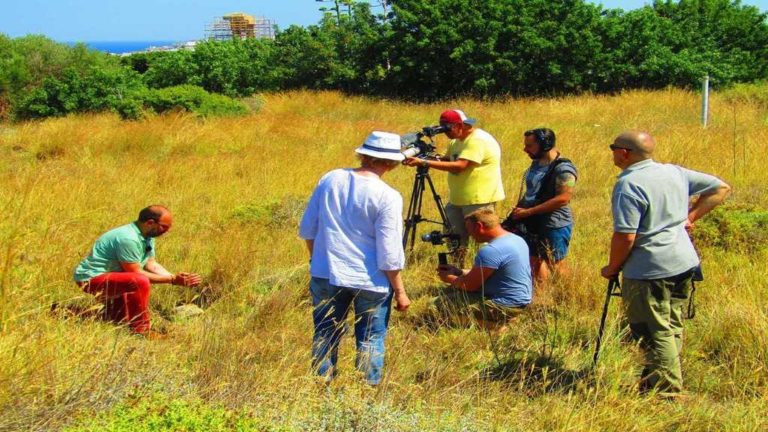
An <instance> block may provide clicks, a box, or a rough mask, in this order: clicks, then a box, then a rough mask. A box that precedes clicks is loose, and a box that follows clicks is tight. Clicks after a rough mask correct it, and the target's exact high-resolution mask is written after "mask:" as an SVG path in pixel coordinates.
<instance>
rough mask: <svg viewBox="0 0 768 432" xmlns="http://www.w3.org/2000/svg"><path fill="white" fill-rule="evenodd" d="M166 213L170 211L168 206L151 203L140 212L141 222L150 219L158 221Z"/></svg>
mask: <svg viewBox="0 0 768 432" xmlns="http://www.w3.org/2000/svg"><path fill="white" fill-rule="evenodd" d="M166 213H170V211H169V210H168V209H167V208H166V207H164V206H161V205H151V206H149V207H145V208H143V209H141V211H140V212H139V222H147V221H150V220H153V221H155V222H157V221H158V220H160V218H161V217H163V215H164V214H166Z"/></svg>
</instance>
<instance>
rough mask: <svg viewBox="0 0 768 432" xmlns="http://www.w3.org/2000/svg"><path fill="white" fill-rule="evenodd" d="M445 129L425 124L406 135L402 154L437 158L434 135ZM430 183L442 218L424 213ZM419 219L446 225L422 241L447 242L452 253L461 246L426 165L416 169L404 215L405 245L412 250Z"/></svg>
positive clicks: (424, 237) (430, 188)
mask: <svg viewBox="0 0 768 432" xmlns="http://www.w3.org/2000/svg"><path fill="white" fill-rule="evenodd" d="M446 131H447V128H445V127H443V126H427V127H424V128H423V129H422V131H421V132H414V133H410V134H407V135H403V137H402V143H401V144H402V147H403V150H402V153H403V156H405V157H417V158H420V159H425V160H426V159H431V160H437V159H438V158H439V156H438V154H437V153H436V152H435V143H434V140H433V139H432V137H433V136H435V135H437V134H441V133H445V132H446ZM427 185H429V190H430V191H431V192H432V199H433V200H434V202H435V205H436V206H437V211H438V212H439V214H440V220H439V221H434V220H429V219H426V218H424V217H423V216H422V215H421V208H422V204H423V203H424V190H425V189H426V188H427ZM420 222H431V223H436V224H440V225H442V226H443V231H442V232H441V231H439V230H435V231H432V232H430V233H427V234H424V235H423V236H421V240H422V241H425V242H430V243H432V244H434V245H440V244H442V243H447V244H448V248H449V250H450V251H451V252H452V251H453V250H454V249H455V248H456V247H458V241H459V238H458V235H456V234H453V227H452V226H451V222H450V221H449V220H448V216H447V215H446V213H445V207H444V206H443V201H442V199H441V198H440V195H438V194H437V191H436V190H435V185H434V184H433V183H432V178H431V177H430V176H429V167H427V166H419V167H417V168H416V175H415V178H414V180H413V189H412V191H411V201H410V203H409V204H408V214H407V216H406V218H405V230H404V233H403V248H407V247H408V243H409V242H410V248H409V250H411V251H413V246H414V244H415V242H416V226H417V225H418V224H419V223H420Z"/></svg>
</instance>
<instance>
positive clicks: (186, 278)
mask: <svg viewBox="0 0 768 432" xmlns="http://www.w3.org/2000/svg"><path fill="white" fill-rule="evenodd" d="M202 281H203V277H202V276H200V275H199V274H196V273H187V272H181V273H176V277H174V278H173V282H172V283H173V284H174V285H181V286H185V287H193V286H197V285H200V282H202Z"/></svg>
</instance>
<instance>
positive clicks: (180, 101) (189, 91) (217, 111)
mask: <svg viewBox="0 0 768 432" xmlns="http://www.w3.org/2000/svg"><path fill="white" fill-rule="evenodd" d="M142 96H143V101H144V106H145V107H146V108H147V109H150V110H152V111H154V112H156V113H163V112H167V111H171V110H179V109H181V110H184V111H188V112H193V113H196V114H198V115H200V116H203V117H209V116H237V115H244V114H247V113H248V112H249V109H248V106H246V105H245V104H244V103H242V102H240V101H237V100H234V99H232V98H229V97H227V96H224V95H218V94H213V93H208V92H207V91H205V90H204V89H203V88H202V87H198V86H193V85H180V86H174V87H167V88H163V89H149V90H145V91H143V92H142Z"/></svg>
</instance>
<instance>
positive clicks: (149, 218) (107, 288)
mask: <svg viewBox="0 0 768 432" xmlns="http://www.w3.org/2000/svg"><path fill="white" fill-rule="evenodd" d="M172 225H173V216H172V215H171V212H170V211H168V209H167V208H165V207H163V206H159V205H153V206H149V207H147V208H145V209H142V210H141V212H139V219H138V220H137V221H135V222H132V223H129V224H127V225H123V226H121V227H117V228H114V229H111V230H109V231H107V232H106V233H105V234H103V235H102V236H101V237H99V239H98V240H96V244H95V245H94V246H93V249H91V253H90V254H89V255H88V257H86V258H85V259H84V260H83V261H81V262H80V264H79V265H78V266H77V268H76V269H75V274H74V279H75V283H77V285H78V286H80V287H81V288H83V290H84V291H85V292H87V293H91V294H94V295H96V296H97V297H99V298H100V299H101V300H103V301H104V303H105V315H106V317H107V318H109V319H111V320H113V321H116V322H126V323H128V324H129V325H130V326H131V328H132V329H133V330H134V331H135V332H136V333H139V334H144V335H147V334H149V330H150V320H149V293H150V289H151V286H152V283H169V284H173V285H181V286H195V285H198V284H199V283H200V282H201V280H202V278H201V277H200V275H197V274H194V273H183V272H182V273H177V274H173V273H171V272H169V271H168V270H166V269H165V267H163V266H162V265H160V264H159V263H158V262H157V261H155V237H159V236H161V235H163V234H165V233H166V232H168V231H169V230H170V229H171V226H172Z"/></svg>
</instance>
